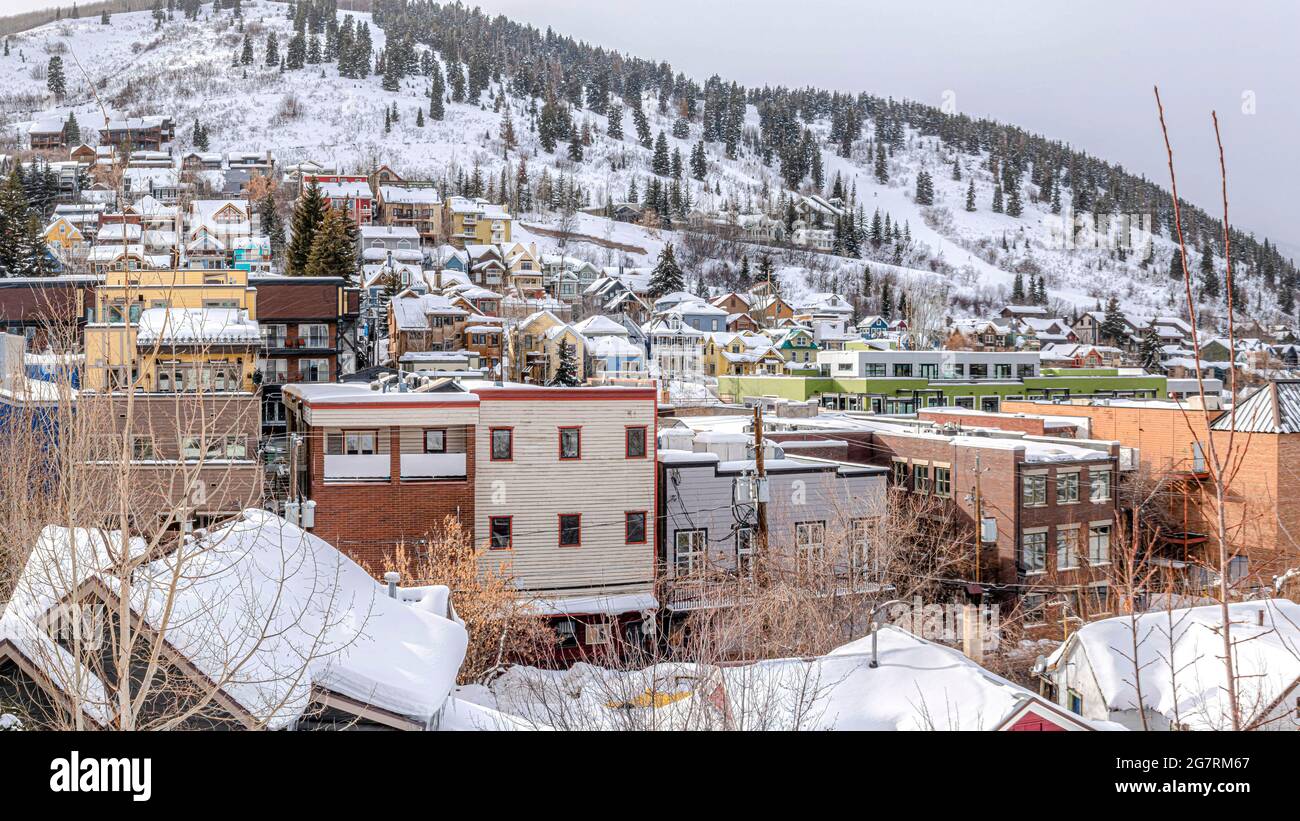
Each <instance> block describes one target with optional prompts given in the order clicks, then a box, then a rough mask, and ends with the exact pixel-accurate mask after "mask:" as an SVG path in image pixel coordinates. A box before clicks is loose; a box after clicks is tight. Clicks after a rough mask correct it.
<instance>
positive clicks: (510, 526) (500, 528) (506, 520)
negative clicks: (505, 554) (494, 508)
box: [490, 516, 514, 550]
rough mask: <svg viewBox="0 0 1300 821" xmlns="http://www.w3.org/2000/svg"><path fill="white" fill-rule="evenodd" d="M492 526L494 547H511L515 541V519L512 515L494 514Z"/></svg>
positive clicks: (505, 548) (496, 548)
mask: <svg viewBox="0 0 1300 821" xmlns="http://www.w3.org/2000/svg"><path fill="white" fill-rule="evenodd" d="M490 526H491V529H492V545H491V546H492V549H493V550H508V549H510V547H511V546H512V545H513V541H514V519H513V518H512V517H510V516H493V517H492V518H491V521H490Z"/></svg>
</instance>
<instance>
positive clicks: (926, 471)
mask: <svg viewBox="0 0 1300 821" xmlns="http://www.w3.org/2000/svg"><path fill="white" fill-rule="evenodd" d="M912 487H913V489H914V490H916V492H917V493H929V492H930V466H929V465H912Z"/></svg>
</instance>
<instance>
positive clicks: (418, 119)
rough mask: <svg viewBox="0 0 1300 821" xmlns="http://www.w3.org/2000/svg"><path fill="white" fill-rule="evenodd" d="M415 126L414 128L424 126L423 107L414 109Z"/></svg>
mask: <svg viewBox="0 0 1300 821" xmlns="http://www.w3.org/2000/svg"><path fill="white" fill-rule="evenodd" d="M415 127H416V128H424V109H423V108H417V109H415Z"/></svg>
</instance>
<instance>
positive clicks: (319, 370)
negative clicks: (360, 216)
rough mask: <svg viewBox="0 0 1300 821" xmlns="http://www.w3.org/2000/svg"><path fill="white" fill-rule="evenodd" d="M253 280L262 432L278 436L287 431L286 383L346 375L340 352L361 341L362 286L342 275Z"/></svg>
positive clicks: (326, 379)
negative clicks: (357, 327)
mask: <svg viewBox="0 0 1300 821" xmlns="http://www.w3.org/2000/svg"><path fill="white" fill-rule="evenodd" d="M249 285H250V286H252V287H254V288H256V289H257V309H258V319H259V325H260V326H261V329H262V351H261V355H260V356H259V357H258V365H257V367H258V372H259V373H260V374H261V377H262V379H261V389H262V431H263V433H264V434H266V435H268V436H272V435H275V434H282V433H284V405H283V404H282V403H281V401H280V389H281V387H282V386H283V385H285V384H287V383H290V382H333V381H335V380H337V379H338V378H339V376H340V375H342V372H343V369H342V368H340V364H339V360H340V351H341V350H342V351H346V350H347V348H348V346H349V342H354V341H355V340H352V338H351V337H352V335H353V334H354V332H355V325H356V321H357V319H358V317H359V315H360V310H359V307H358V300H357V292H356V290H355V289H353V288H349V287H347V283H346V282H344V280H343V279H342V278H340V277H281V276H262V277H250V278H249ZM349 361H352V360H351V359H349Z"/></svg>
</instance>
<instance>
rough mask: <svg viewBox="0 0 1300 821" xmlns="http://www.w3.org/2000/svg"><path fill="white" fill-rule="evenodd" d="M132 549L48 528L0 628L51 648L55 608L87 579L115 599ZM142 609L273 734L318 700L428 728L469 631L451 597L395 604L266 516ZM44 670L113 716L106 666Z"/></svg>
mask: <svg viewBox="0 0 1300 821" xmlns="http://www.w3.org/2000/svg"><path fill="white" fill-rule="evenodd" d="M120 544H121V539H120V536H118V535H117V534H113V533H105V532H102V531H86V530H72V531H69V530H67V529H64V528H58V527H52V526H51V527H47V528H46V529H45V530H44V531H42V533H41V536H40V538H39V539H38V542H37V545H36V546H35V549H34V550H33V551H32V554H31V557H30V558H29V559H28V562H27V566H26V568H25V569H24V572H23V575H22V577H21V578H20V580H19V583H18V585H17V587H16V590H15V593H14V596H13V598H12V599H11V601H10V602H9V605H8V606H7V607H6V610H5V613H4V619H3V621H0V639H2V638H12V639H16V640H17V642H21V643H22V646H28V647H30V646H32V645H33V644H34V643H36V642H39V641H40V636H41V634H42V633H43V630H42V629H41V628H40V627H38V624H39V623H40V621H41V620H42V616H43V615H44V613H45V612H46V611H47V610H48V609H49V606H50V605H51V604H52V603H54V602H55V601H57V600H59V599H61V598H62V597H63V596H64V595H66V594H67V593H70V592H72V591H73V590H75V589H76V588H77V587H78V586H79V585H80V583H82V582H83V581H86V580H89V579H91V578H98V579H100V580H101V581H103V583H104V584H105V586H106V587H107V588H108V589H109V592H110V594H114V595H116V594H117V593H118V592H119V590H120V588H119V586H118V582H119V579H118V577H117V576H115V575H112V574H108V573H105V572H102V571H100V570H99V568H103V567H106V566H107V565H108V561H107V557H108V556H109V555H111V554H109V553H108V552H107V551H108V548H109V547H110V546H112V545H120ZM131 544H132V545H133V548H132V552H135V553H138V552H140V551H141V550H142V549H143V543H141V542H140V540H138V539H136V540H132V542H131ZM74 546H75V547H74ZM117 549H120V548H117ZM74 555H75V556H77V557H78V561H76V562H72V561H71V560H70V559H71V557H72V556H74ZM72 568H76V569H77V572H76V573H75V574H74V573H72V572H70V571H71V569H72ZM404 593H406V591H404ZM130 601H131V605H132V609H133V610H134V611H135V612H136V614H137V616H138V617H140V618H142V619H143V620H144V622H145V623H147V624H148V625H149V626H150V627H152V628H153V629H156V630H161V631H162V633H163V637H164V638H165V639H166V641H167V643H168V645H169V646H170V648H172V649H173V650H174V651H175V652H176V653H178V654H179V655H180V656H181V657H183V658H185V659H186V660H187V661H189V662H190V663H191V664H192V665H194V667H195V668H197V670H198V672H199V673H201V674H202V675H204V676H205V677H206V678H207V680H208V681H210V682H212V683H213V684H215V685H216V686H217V687H219V688H220V690H221V692H223V693H224V694H225V695H226V696H228V697H229V698H230V699H231V700H232V701H233V702H235V703H236V704H237V705H238V706H239V708H241V709H242V710H243V711H244V712H246V713H248V714H249V717H250V718H251V720H252V721H253V722H254V723H255V724H256V725H257V726H265V727H267V728H270V729H276V728H281V727H286V726H289V725H290V724H292V723H293V722H294V721H295V720H297V719H298V718H299V717H301V716H302V715H303V714H304V712H305V711H306V710H307V709H308V707H309V706H310V704H311V699H312V697H313V693H314V691H316V690H324V691H327V692H329V693H333V694H337V695H339V696H343V697H346V698H349V699H353V700H356V701H359V702H361V703H363V704H367V705H371V706H373V707H377V708H380V709H382V710H385V711H388V712H390V713H394V714H397V715H399V716H403V717H406V718H408V719H410V720H412V721H414V722H415V723H417V724H419V725H427V724H428V723H429V722H430V721H431V719H432V718H433V716H434V715H435V714H436V713H437V712H438V710H439V709H441V707H442V705H443V704H444V702H445V701H446V699H447V696H448V695H449V694H450V692H451V688H452V686H453V685H454V684H455V677H456V673H457V671H458V670H459V668H460V663H461V661H462V660H463V658H464V654H465V648H466V645H467V637H466V633H465V629H464V627H463V626H461V625H460V624H459V623H457V622H456V621H453V620H452V619H451V618H448V617H447V616H449V615H451V613H450V608H449V607H448V606H447V604H446V601H447V597H446V595H442V596H438V595H433V591H431V590H422V591H419V595H409V594H408V595H404V596H403V597H401V598H389V597H388V596H387V595H386V592H385V590H384V588H383V587H382V586H381V585H380V584H379V583H378V582H376V581H375V580H374V579H373V578H372V577H371V576H370V575H369V574H368V573H366V572H365V571H364V570H362V569H361V567H360V566H359V565H357V564H356V563H355V562H353V561H352V560H351V559H349V558H348V557H346V556H345V555H343V554H342V553H341V552H339V551H338V550H336V549H335V548H334V547H332V546H331V545H329V544H328V543H326V542H325V541H323V540H321V539H319V538H317V537H316V536H314V535H312V534H310V533H307V532H306V531H303V530H301V529H299V528H297V527H295V526H294V525H291V524H289V523H288V522H286V521H284V520H283V519H281V518H279V517H278V516H275V515H273V514H271V513H268V512H266V511H263V510H257V509H250V510H246V511H244V512H243V514H242V515H241V516H240V517H239V518H237V519H235V520H234V521H232V522H230V523H228V524H225V525H222V526H219V527H217V528H214V529H212V530H211V531H208V532H202V531H200V532H198V534H196V536H195V537H187V538H186V539H185V540H184V541H183V542H182V543H181V545H180V546H179V547H178V548H177V549H176V550H175V551H173V552H172V553H169V554H168V555H166V556H164V557H162V558H160V559H157V560H155V561H153V562H149V563H146V564H143V565H141V566H140V567H139V568H138V569H137V570H136V571H135V574H134V575H133V578H132V589H131V591H130ZM439 608H441V613H440V612H439ZM41 649H48V647H45V648H41ZM70 659H71V656H68V655H67V654H66V653H65V654H63V658H62V661H64V662H67V661H69V660H70ZM45 660H46V663H45V664H42V669H43V671H44V672H46V673H47V674H49V675H51V677H52V678H54V679H55V681H56V683H57V686H59V687H60V689H63V690H65V691H76V690H80V693H79V695H82V696H83V697H84V698H86V699H87V700H88V701H89V702H90V707H91V708H92V710H91V712H92V717H96V716H104V715H107V714H111V713H112V712H113V710H114V709H115V704H114V703H113V702H111V701H109V700H107V699H105V698H104V697H103V696H104V688H103V687H102V684H101V683H100V682H99V681H98V679H96V678H95V675H94V671H93V670H89V669H86V668H83V669H82V670H81V671H80V672H81V676H78V677H74V676H73V675H72V668H71V667H68V666H66V665H64V664H58V663H52V662H54V659H53V658H52V657H49V656H48V655H46V656H45ZM74 666H79V665H74ZM79 679H82V680H84V683H79Z"/></svg>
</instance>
